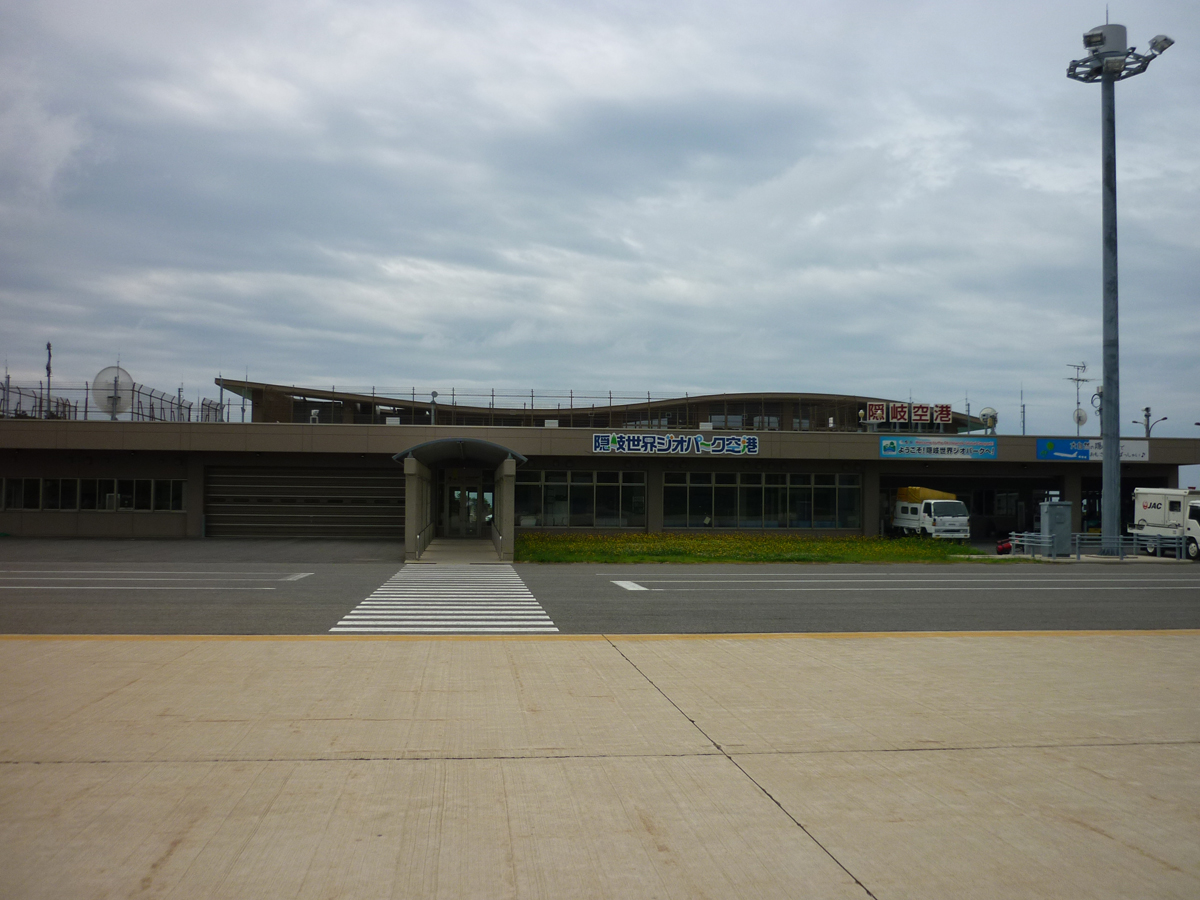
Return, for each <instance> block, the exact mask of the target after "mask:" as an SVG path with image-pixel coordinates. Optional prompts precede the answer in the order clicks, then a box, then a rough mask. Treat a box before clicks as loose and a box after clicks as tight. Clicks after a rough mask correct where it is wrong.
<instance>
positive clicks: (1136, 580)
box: [613, 577, 1200, 585]
mask: <svg viewBox="0 0 1200 900" xmlns="http://www.w3.org/2000/svg"><path fill="white" fill-rule="evenodd" d="M640 580H641V581H643V582H645V583H646V584H960V583H962V584H985V585H990V584H995V583H996V580H995V579H990V578H642V579H640ZM1165 581H1183V582H1187V583H1189V584H1200V580H1198V579H1196V578H1154V577H1129V578H1069V577H1063V578H1005V579H1004V583H1005V584H1014V583H1018V584H1038V583H1045V584H1060V583H1062V584H1068V583H1070V584H1138V585H1141V584H1157V583H1159V582H1165ZM613 583H614V584H623V583H624V582H620V581H615V582H613Z"/></svg>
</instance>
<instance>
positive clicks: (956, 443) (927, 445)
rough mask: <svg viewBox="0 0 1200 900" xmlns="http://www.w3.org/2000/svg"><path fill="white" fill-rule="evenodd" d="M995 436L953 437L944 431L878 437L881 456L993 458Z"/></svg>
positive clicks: (994, 456) (889, 457) (898, 457)
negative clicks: (941, 432) (940, 432)
mask: <svg viewBox="0 0 1200 900" xmlns="http://www.w3.org/2000/svg"><path fill="white" fill-rule="evenodd" d="M996 453H997V441H996V439H995V438H994V437H955V436H952V435H943V434H929V435H925V434H904V435H900V434H897V435H894V436H891V437H880V438H879V455H880V457H882V458H884V459H995V458H996Z"/></svg>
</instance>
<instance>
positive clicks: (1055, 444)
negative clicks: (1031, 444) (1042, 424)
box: [1037, 438, 1092, 462]
mask: <svg viewBox="0 0 1200 900" xmlns="http://www.w3.org/2000/svg"><path fill="white" fill-rule="evenodd" d="M1091 448H1092V442H1091V441H1090V440H1088V439H1087V438H1075V439H1074V440H1072V439H1070V438H1038V439H1037V458H1038V459H1075V460H1082V461H1083V462H1087V461H1088V460H1089V459H1091V458H1092V456H1091V454H1092V449H1091Z"/></svg>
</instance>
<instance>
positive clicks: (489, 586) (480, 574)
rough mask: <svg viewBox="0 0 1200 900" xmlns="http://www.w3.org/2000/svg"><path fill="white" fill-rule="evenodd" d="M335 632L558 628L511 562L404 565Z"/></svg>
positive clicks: (548, 630)
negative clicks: (484, 564) (482, 564)
mask: <svg viewBox="0 0 1200 900" xmlns="http://www.w3.org/2000/svg"><path fill="white" fill-rule="evenodd" d="M329 630H330V631H331V632H334V633H355V632H358V633H397V634H400V633H410V634H500V633H504V634H526V633H529V634H546V633H553V632H557V631H558V628H557V626H555V624H554V622H553V621H552V620H551V618H550V616H549V615H547V614H546V611H545V610H544V609H542V605H541V604H540V603H538V602H537V599H536V598H535V597H534V596H533V594H532V593H530V591H529V588H528V587H526V586H525V582H523V581H522V580H521V576H520V575H518V574H517V573H516V571H515V570H514V569H513V567H512V566H507V565H489V566H463V565H446V564H441V563H439V564H435V565H428V566H405V567H404V568H403V569H401V570H400V571H399V572H397V573H396V574H395V575H393V576H392V577H391V578H389V579H388V580H387V581H386V582H384V583H383V584H381V585H380V586H379V587H378V588H376V589H375V590H374V591H373V592H372V593H371V596H369V597H367V598H366V599H364V600H363V601H362V602H361V603H359V604H358V606H356V607H354V609H352V610H351V611H350V612H348V613H347V614H346V615H345V616H344V617H343V618H342V619H341V620H340V621H339V622H338V623H337V625H335V626H334V627H333V628H330V629H329Z"/></svg>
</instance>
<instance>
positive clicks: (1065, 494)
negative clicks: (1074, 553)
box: [1062, 463, 1083, 534]
mask: <svg viewBox="0 0 1200 900" xmlns="http://www.w3.org/2000/svg"><path fill="white" fill-rule="evenodd" d="M1068 465H1069V463H1068ZM1062 498H1063V500H1065V501H1066V502H1067V503H1070V504H1071V534H1079V533H1080V532H1081V531H1083V476H1082V475H1080V473H1079V472H1072V471H1070V470H1068V471H1067V472H1065V473H1064V474H1063V477H1062Z"/></svg>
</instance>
